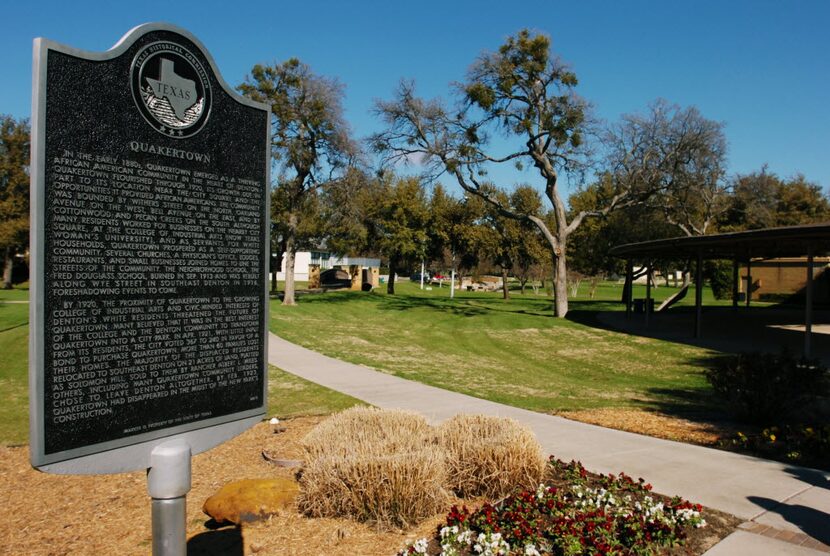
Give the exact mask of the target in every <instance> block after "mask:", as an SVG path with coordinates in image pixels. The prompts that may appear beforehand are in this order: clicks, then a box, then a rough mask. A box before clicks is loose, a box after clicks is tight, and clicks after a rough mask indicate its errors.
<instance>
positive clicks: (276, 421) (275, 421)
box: [268, 417, 280, 425]
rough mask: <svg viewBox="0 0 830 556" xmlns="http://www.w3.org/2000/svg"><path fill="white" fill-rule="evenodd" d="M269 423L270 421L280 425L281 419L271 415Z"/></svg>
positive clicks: (272, 423)
mask: <svg viewBox="0 0 830 556" xmlns="http://www.w3.org/2000/svg"><path fill="white" fill-rule="evenodd" d="M268 423H270V424H271V425H279V424H280V420H279V419H277V418H276V417H271V420H270V421H268Z"/></svg>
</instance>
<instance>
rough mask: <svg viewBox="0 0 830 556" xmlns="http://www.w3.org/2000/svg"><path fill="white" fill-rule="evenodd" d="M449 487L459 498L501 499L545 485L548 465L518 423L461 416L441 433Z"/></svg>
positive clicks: (443, 425)
mask: <svg viewBox="0 0 830 556" xmlns="http://www.w3.org/2000/svg"><path fill="white" fill-rule="evenodd" d="M438 438H439V442H440V444H441V446H442V447H443V448H444V449H445V450H446V451H447V475H448V481H449V482H448V487H449V488H450V489H452V490H453V491H455V493H456V494H458V495H459V496H488V497H492V498H499V497H502V496H505V495H507V494H509V493H510V492H512V491H514V490H515V489H517V488H525V489H533V488H535V487H536V485H538V484H539V481H540V480H541V478H542V472H543V471H544V466H545V460H544V456H543V455H542V449H541V447H540V446H539V443H538V442H537V441H536V437H535V436H534V435H533V433H532V432H531V431H530V430H529V429H527V428H526V427H524V426H522V425H520V424H519V423H517V422H516V421H514V420H512V419H505V418H500V417H488V416H484V415H457V416H455V417H453V418H452V419H449V420H447V421H446V422H444V423H443V424H442V425H441V426H440V427H439V429H438Z"/></svg>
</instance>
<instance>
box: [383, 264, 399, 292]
mask: <svg viewBox="0 0 830 556" xmlns="http://www.w3.org/2000/svg"><path fill="white" fill-rule="evenodd" d="M397 266H398V261H396V260H395V259H393V258H390V259H389V281H388V282H387V283H386V293H387V294H388V295H395V275H396V274H397V272H398V269H397V268H396V267H397Z"/></svg>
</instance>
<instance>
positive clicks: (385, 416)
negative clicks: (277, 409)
mask: <svg viewBox="0 0 830 556" xmlns="http://www.w3.org/2000/svg"><path fill="white" fill-rule="evenodd" d="M303 448H304V450H305V454H306V465H305V466H304V467H303V469H302V472H301V476H300V480H299V483H300V495H299V496H298V498H297V506H298V507H299V509H300V511H302V512H303V513H305V514H307V515H309V516H311V517H350V518H353V519H356V520H358V521H365V522H369V523H372V524H374V525H376V526H378V527H380V528H386V527H409V526H411V525H414V524H415V523H417V522H418V521H420V520H422V519H423V518H425V517H428V516H431V515H433V514H435V513H437V512H438V511H440V510H441V509H443V508H444V507H445V505H446V504H447V500H448V495H447V492H446V490H445V489H444V484H445V482H446V477H447V473H446V466H445V462H444V459H445V458H444V452H443V450H442V449H441V448H440V447H438V446H437V445H436V442H435V433H434V429H432V427H430V426H429V424H428V423H427V422H426V420H425V419H424V418H423V417H422V416H420V415H418V414H415V413H409V412H405V411H382V410H378V409H373V408H366V407H355V408H351V409H348V410H346V411H343V412H341V413H338V414H336V415H334V416H332V417H330V418H329V419H327V420H326V421H324V422H323V423H321V424H320V425H318V426H317V427H316V428H315V429H314V430H312V431H311V432H310V433H309V434H308V435H307V436H306V438H305V439H304V440H303Z"/></svg>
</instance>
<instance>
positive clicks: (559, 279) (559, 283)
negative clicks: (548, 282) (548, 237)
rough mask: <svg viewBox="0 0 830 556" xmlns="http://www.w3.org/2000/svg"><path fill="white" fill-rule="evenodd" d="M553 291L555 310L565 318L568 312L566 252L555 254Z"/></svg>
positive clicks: (559, 315)
mask: <svg viewBox="0 0 830 556" xmlns="http://www.w3.org/2000/svg"><path fill="white" fill-rule="evenodd" d="M553 260H554V268H555V272H554V275H553V280H554V282H553V291H554V294H553V295H554V299H553V303H554V311H553V314H554V315H556V316H557V317H561V318H564V316H565V315H567V314H568V267H567V265H566V264H565V254H564V252H563V253H562V255H560V256H558V257H556V256H554V258H553Z"/></svg>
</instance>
